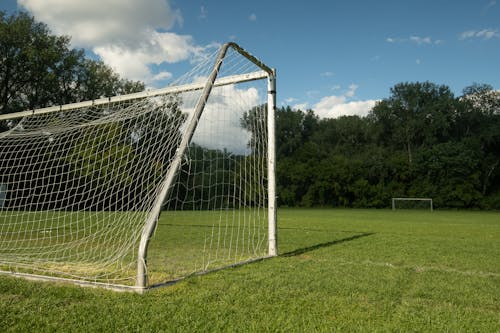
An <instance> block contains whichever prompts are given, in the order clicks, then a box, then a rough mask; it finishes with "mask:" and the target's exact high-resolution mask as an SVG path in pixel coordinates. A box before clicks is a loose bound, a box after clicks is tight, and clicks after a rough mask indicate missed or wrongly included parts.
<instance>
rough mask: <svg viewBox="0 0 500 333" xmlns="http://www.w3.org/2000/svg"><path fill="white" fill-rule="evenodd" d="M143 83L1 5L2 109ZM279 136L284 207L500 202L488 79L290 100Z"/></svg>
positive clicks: (498, 149) (495, 108) (498, 102)
mask: <svg viewBox="0 0 500 333" xmlns="http://www.w3.org/2000/svg"><path fill="white" fill-rule="evenodd" d="M143 89H144V84H143V83H142V82H137V81H130V80H126V79H123V78H121V77H120V76H119V75H118V74H117V73H115V72H114V71H113V70H112V69H111V68H109V67H108V66H106V65H105V64H104V63H102V62H101V61H98V60H93V59H89V58H87V57H86V56H85V53H84V51H83V50H78V49H72V48H70V38H69V37H68V36H54V35H52V34H51V33H50V31H49V29H48V28H47V26H46V25H45V24H43V23H40V22H37V21H35V19H34V18H33V17H31V16H29V15H28V14H26V13H22V12H21V13H17V14H15V15H11V16H7V15H6V14H5V13H3V12H1V11H0V114H5V113H11V112H17V111H22V110H26V109H33V108H41V107H46V106H51V105H62V104H66V103H70V102H77V101H82V100H92V99H97V98H101V97H106V96H113V95H119V94H125V93H131V92H137V91H141V90H143ZM251 112H252V110H250V111H249V114H250V113H251ZM245 123H248V119H246V120H245V119H243V120H242V127H243V128H247V127H248V124H245ZM10 125H11V126H12V124H10ZM141 126H142V127H141V128H143V130H144V131H145V133H149V132H151V131H150V130H148V129H147V124H142V125H141ZM8 128H9V124H8V123H7V122H0V131H1V130H6V129H8ZM247 129H248V128H247ZM144 137H146V136H144ZM126 139H127V140H129V141H130V138H129V137H128V138H126ZM124 140H125V139H124ZM128 144H129V145H132V144H134V142H132V143H130V142H129V143H128ZM276 144H277V151H276V157H277V192H278V204H279V205H280V206H305V207H313V206H322V207H377V208H383V207H389V206H390V202H391V198H392V197H430V198H433V199H434V204H435V206H436V207H448V208H480V209H500V165H499V163H500V92H499V91H495V90H494V89H493V87H491V86H490V85H487V84H473V85H471V86H470V87H467V88H465V89H464V91H463V94H462V95H461V96H454V94H453V93H452V92H451V91H450V89H449V87H447V86H445V85H438V84H435V83H431V82H406V83H399V84H397V85H395V86H394V87H393V88H391V90H390V95H389V97H387V98H385V99H383V100H381V101H379V102H378V103H377V104H376V105H375V107H374V108H373V109H372V110H371V111H370V113H369V114H368V116H366V117H358V116H343V117H339V118H335V119H328V118H325V119H321V118H319V117H318V116H317V115H315V113H314V111H313V110H306V111H303V110H293V109H292V108H290V107H288V106H286V107H282V108H279V109H278V110H277V112H276ZM195 150H196V149H194V150H193V151H195ZM212 153H213V154H218V155H219V154H220V155H221V156H223V155H224V153H223V152H220V153H217V152H212ZM240 159H241V160H242V161H243V157H241V158H240ZM228 163H229V162H228ZM202 168H203V167H202ZM117 183H119V181H117Z"/></svg>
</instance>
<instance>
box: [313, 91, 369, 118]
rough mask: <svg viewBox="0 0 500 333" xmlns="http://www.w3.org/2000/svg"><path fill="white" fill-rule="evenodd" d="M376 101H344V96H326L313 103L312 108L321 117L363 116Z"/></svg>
mask: <svg viewBox="0 0 500 333" xmlns="http://www.w3.org/2000/svg"><path fill="white" fill-rule="evenodd" d="M376 102H377V101H376V100H367V101H351V102H346V101H345V98H342V97H339V96H327V97H323V98H322V99H321V100H320V101H319V103H317V104H316V105H314V107H313V110H314V112H315V113H316V114H317V115H318V116H319V117H321V118H338V117H341V116H360V117H364V116H366V115H368V112H370V110H371V109H372V108H373V107H374V106H375V103H376Z"/></svg>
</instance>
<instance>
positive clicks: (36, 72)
mask: <svg viewBox="0 0 500 333" xmlns="http://www.w3.org/2000/svg"><path fill="white" fill-rule="evenodd" d="M142 90H144V84H143V83H141V82H135V81H130V80H126V79H122V78H120V77H119V75H118V74H116V73H115V72H114V71H113V70H112V69H111V68H109V67H108V66H106V65H105V64H104V63H102V62H100V61H96V60H91V59H86V58H85V54H84V51H83V50H81V49H72V48H70V37H68V36H55V35H52V34H51V32H50V31H49V29H48V28H47V26H46V25H45V24H44V23H41V22H37V21H36V20H35V19H34V18H33V17H32V16H30V15H28V14H27V13H24V12H20V13H17V14H14V15H11V16H7V15H6V14H5V13H4V12H1V11H0V114H6V113H12V112H18V111H23V110H26V109H34V108H42V107H47V106H51V105H62V104H67V103H72V102H78V101H83V100H92V99H97V98H100V97H107V96H114V95H119V94H126V93H131V92H137V91H142ZM2 126H3V129H5V128H6V124H0V129H2Z"/></svg>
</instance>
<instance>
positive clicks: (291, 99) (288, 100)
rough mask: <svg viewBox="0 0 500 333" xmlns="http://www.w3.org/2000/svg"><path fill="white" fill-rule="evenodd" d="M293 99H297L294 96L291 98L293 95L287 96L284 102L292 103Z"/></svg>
mask: <svg viewBox="0 0 500 333" xmlns="http://www.w3.org/2000/svg"><path fill="white" fill-rule="evenodd" d="M295 101H297V99H296V98H293V97H288V98H286V99H285V102H286V103H293V102H295Z"/></svg>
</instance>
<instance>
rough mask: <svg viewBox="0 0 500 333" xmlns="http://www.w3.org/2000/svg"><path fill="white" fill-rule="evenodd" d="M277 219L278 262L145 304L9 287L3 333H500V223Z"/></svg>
mask: <svg viewBox="0 0 500 333" xmlns="http://www.w3.org/2000/svg"><path fill="white" fill-rule="evenodd" d="M278 218H279V219H278V221H279V244H280V256H279V257H277V258H272V259H268V260H263V261H260V262H256V263H252V264H248V265H244V266H239V267H236V268H232V269H227V270H222V271H217V272H214V273H211V274H207V275H203V276H193V277H190V278H188V279H185V280H183V281H181V282H179V283H177V284H175V285H173V286H170V287H166V288H160V289H155V290H152V291H150V292H148V293H147V294H146V295H136V294H131V293H116V292H111V291H106V290H101V289H89V288H80V287H76V286H71V285H62V286H61V285H54V284H52V283H41V282H29V281H25V280H22V279H14V278H11V277H6V276H0V331H2V332H11V331H37V332H52V331H72V332H78V331H81V332H90V331H120V332H131V331H141V332H148V331H151V332H155V331H167V332H168V331H171V332H175V331H189V332H207V331H211V332H224V331H225V332H234V331H240V332H241V331H251V332H321V331H329V332H330V331H338V332H360V331H364V332H374V331H380V332H388V331H390V332H495V331H498V329H499V327H500V266H499V265H498V262H499V258H500V214H499V213H498V212H460V211H458V212H457V211H444V212H443V211H435V212H433V213H431V212H425V211H396V212H392V211H388V210H329V209H324V210H320V209H318V210H305V209H304V210H302V209H281V210H279V212H278ZM160 223H166V222H165V221H162V220H160ZM179 246H180V244H179Z"/></svg>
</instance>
